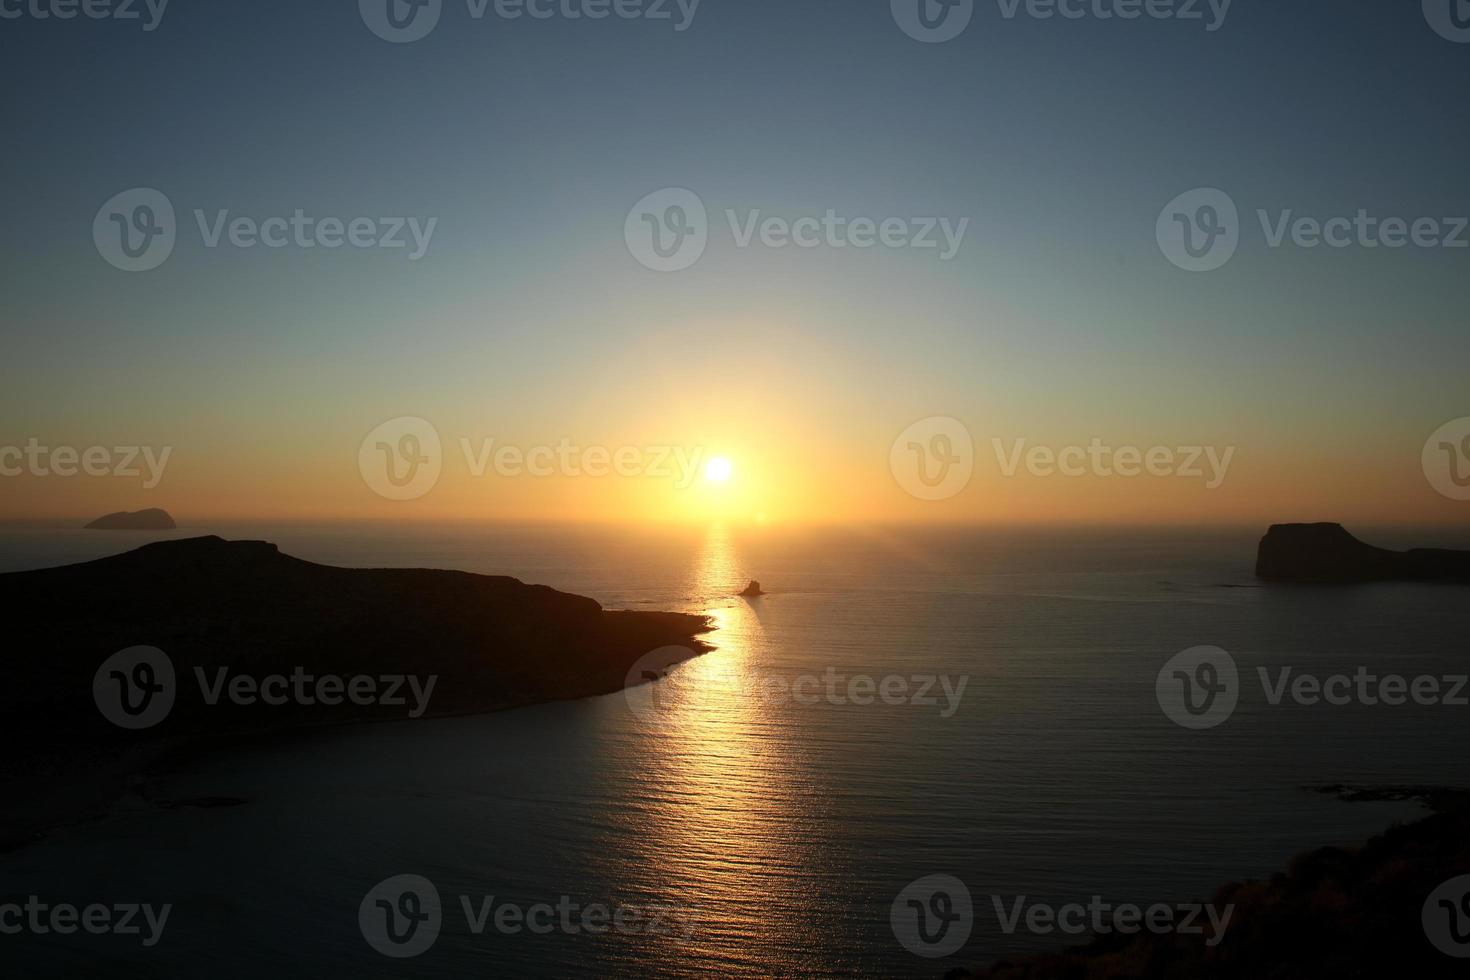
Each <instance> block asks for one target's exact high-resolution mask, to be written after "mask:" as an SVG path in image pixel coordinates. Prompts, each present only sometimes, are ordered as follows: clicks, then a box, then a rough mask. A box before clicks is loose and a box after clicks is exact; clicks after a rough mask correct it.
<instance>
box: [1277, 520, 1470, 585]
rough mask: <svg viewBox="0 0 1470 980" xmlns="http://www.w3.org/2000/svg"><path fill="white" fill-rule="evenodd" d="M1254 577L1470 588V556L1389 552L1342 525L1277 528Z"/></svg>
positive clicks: (1468, 553)
mask: <svg viewBox="0 0 1470 980" xmlns="http://www.w3.org/2000/svg"><path fill="white" fill-rule="evenodd" d="M1256 576H1257V577H1259V578H1263V579H1267V580H1269V581H1273V582H1316V583H1350V582H1382V581H1423V582H1470V551H1448V550H1442V549H1434V548H1415V549H1413V550H1411V551H1389V550H1387V549H1384V548H1375V547H1373V546H1372V545H1370V544H1365V543H1363V542H1362V541H1359V540H1358V539H1357V538H1355V537H1353V536H1352V535H1351V534H1349V533H1348V532H1347V530H1346V529H1345V528H1344V527H1343V526H1342V525H1341V524H1273V525H1272V526H1271V528H1270V530H1268V531H1267V532H1266V536H1265V537H1264V538H1262V539H1261V544H1260V547H1259V549H1258V550H1257V552H1256Z"/></svg>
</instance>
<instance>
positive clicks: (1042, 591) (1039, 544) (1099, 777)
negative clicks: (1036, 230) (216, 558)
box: [0, 523, 1470, 980]
mask: <svg viewBox="0 0 1470 980" xmlns="http://www.w3.org/2000/svg"><path fill="white" fill-rule="evenodd" d="M1263 530H1264V529H1263V528H1255V529H1230V528H1225V529H1214V530H1183V529H1170V528H1128V529H1119V528H1113V529H1107V530H1102V529H1091V528H1082V529H1079V528H1044V529H1034V528H1033V529H986V528H954V527H933V528H929V527H919V528H916V527H870V528H861V529H852V528H808V529H794V528H787V527H778V526H753V527H733V526H723V525H715V526H710V527H682V526H681V527H672V526H671V527H660V528H636V529H635V528H624V527H610V526H587V525H554V524H537V525H506V524H478V525H473V524H431V525H413V526H410V525H385V524H367V523H334V524H284V525H268V526H267V525H253V524H219V525H208V526H195V527H185V528H181V529H180V530H178V531H175V532H168V533H163V534H153V533H125V532H97V531H81V530H71V529H63V528H52V527H41V526H24V527H10V528H5V529H0V571H17V570H23V569H31V568H41V567H48V566H52V565H58V564H66V563H71V562H77V561H84V560H89V559H93V558H97V557H101V556H104V555H108V554H114V553H117V552H120V551H124V550H127V549H129V548H132V547H136V546H138V545H139V544H141V543H144V542H147V541H152V540H159V539H166V538H180V537H190V536H195V535H200V534H219V535H221V536H224V537H227V538H231V539H250V540H267V541H270V542H273V543H275V544H277V545H278V546H279V547H280V548H281V550H282V551H283V552H286V553H287V554H291V555H294V556H297V557H299V558H303V559H306V560H310V561H314V562H321V563H326V564H334V565H344V566H353V567H400V566H401V567H425V568H446V569H460V570H464V571H470V572H481V573H493V574H497V575H512V576H515V577H517V578H519V579H521V580H523V581H526V582H533V583H540V584H545V585H549V586H553V587H555V588H557V589H561V590H565V591H568V592H574V593H578V594H582V595H587V596H591V597H593V598H595V599H596V600H598V601H599V602H600V603H602V604H603V606H604V607H606V608H608V609H635V610H672V611H682V612H693V613H700V614H703V615H706V616H708V617H710V618H711V621H712V623H713V625H714V626H715V630H714V632H712V633H711V634H710V635H709V636H708V637H707V639H708V641H709V642H710V643H711V644H713V646H714V647H715V649H713V650H712V651H711V652H708V653H706V654H704V655H702V656H698V657H695V658H694V659H691V660H688V661H686V662H685V663H683V664H681V665H679V666H676V667H674V668H672V669H671V670H669V671H667V672H666V674H667V676H663V677H662V678H661V679H658V680H655V681H653V682H652V683H650V684H648V685H640V686H637V687H634V688H631V689H630V690H628V691H625V692H622V693H619V694H611V695H607V696H602V697H593V698H587V699H583V700H576V701H566V702H558V703H550V704H542V705H537V706H532V707H525V708H519V709H516V710H511V711H504V712H500V713H494V714H486V715H479V716H470V717H455V718H441V719H420V720H404V721H401V722H392V723H383V724H372V725H363V726H353V727H339V728H331V729H323V730H319V731H315V732H311V733H307V734H304V735H300V736H295V737H291V738H282V739H272V740H264V741H260V742H254V743H250V744H242V745H238V746H233V747H229V748H222V749H219V750H218V751H214V752H211V753H210V754H208V755H207V756H204V757H199V758H194V759H191V760H188V761H186V762H183V763H181V764H180V765H179V766H178V767H177V768H175V769H172V770H168V771H165V772H162V773H160V774H158V775H157V778H156V779H155V782H154V785H153V786H152V787H151V788H150V792H149V798H148V799H146V800H145V799H143V798H132V797H130V798H128V799H124V800H121V801H119V802H118V804H117V805H116V806H115V807H114V808H113V810H112V811H111V812H110V813H109V814H108V815H106V816H105V817H103V818H101V819H97V820H91V821H87V822H83V823H80V824H76V825H73V826H70V827H64V828H57V829H55V830H53V831H52V832H50V833H49V834H48V835H47V836H46V837H45V839H43V840H41V841H39V842H37V843H36V844H34V845H31V846H27V847H24V848H21V849H19V850H16V851H13V852H11V853H7V854H0V902H3V900H4V899H5V897H7V896H9V897H10V898H12V899H17V900H22V901H23V900H25V899H27V898H29V897H30V896H36V897H37V898H38V900H40V901H43V902H47V903H49V904H50V905H56V904H67V903H69V904H71V905H75V906H76V907H78V908H80V909H85V908H86V907H87V906H89V905H94V904H102V905H106V906H108V907H109V908H113V907H118V906H123V905H129V904H138V905H142V904H148V905H151V906H152V907H153V908H154V909H155V910H157V909H161V908H162V907H163V906H168V907H169V912H168V918H167V920H166V923H165V925H164V927H163V928H162V930H161V932H157V933H156V934H155V935H152V936H150V935H149V930H148V928H147V927H146V926H144V928H143V929H142V930H141V934H140V935H134V936H123V935H115V934H108V935H99V936H92V935H89V934H85V932H84V931H81V930H79V931H78V932H75V933H72V934H59V933H57V932H55V931H49V932H47V933H46V934H44V935H36V934H34V932H31V933H29V934H27V935H25V936H23V937H16V936H12V935H8V934H6V935H0V964H8V965H7V966H6V968H5V969H4V973H5V974H6V975H7V976H16V977H22V976H23V977H42V976H57V977H82V976H108V977H180V978H202V977H211V978H218V977H269V978H277V980H278V978H287V977H313V978H315V977H335V976H343V977H357V978H369V977H384V978H389V977H454V978H477V980H479V978H497V977H530V978H561V977H577V978H581V977H587V978H592V977H596V978H604V977H639V978H645V977H646V978H671V980H672V978H692V977H728V978H747V977H749V978H775V977H928V978H934V980H938V978H940V977H942V976H944V974H945V972H946V971H948V970H951V969H953V968H955V967H967V968H978V967H982V966H985V965H987V964H991V963H993V962H995V961H997V960H1002V959H1006V958H1014V957H1017V956H1022V955H1025V954H1029V953H1037V952H1050V951H1056V950H1060V949H1063V948H1065V947H1067V946H1071V945H1075V944H1077V943H1078V942H1080V941H1081V940H1082V939H1083V938H1084V937H1083V936H1080V935H1078V934H1076V932H1075V931H1066V930H1064V929H1062V928H1060V927H1057V926H1055V925H1054V926H1053V927H1051V928H1046V927H1045V923H1046V917H1045V916H1028V915H1024V914H1023V915H1021V916H1019V917H1018V916H1016V915H1015V914H1014V913H1015V912H1016V910H1017V909H1020V910H1023V911H1025V910H1030V909H1032V908H1034V907H1045V908H1050V909H1062V908H1066V907H1068V906H1077V905H1082V906H1086V905H1088V904H1089V903H1094V904H1096V903H1106V904H1108V905H1109V906H1116V905H1119V904H1122V903H1133V904H1137V905H1139V906H1142V907H1147V906H1150V905H1155V904H1159V903H1163V904H1167V905H1169V906H1171V907H1176V908H1184V907H1187V906H1188V905H1189V904H1191V903H1208V902H1210V901H1211V900H1212V898H1213V896H1214V895H1215V891H1216V889H1217V888H1218V887H1219V886H1220V885H1222V884H1223V883H1225V882H1227V881H1230V880H1238V879H1247V878H1257V879H1259V878H1268V877H1269V876H1271V875H1272V874H1273V873H1276V872H1278V871H1281V870H1283V869H1284V868H1285V867H1286V866H1287V865H1288V863H1289V862H1290V860H1291V859H1292V858H1293V857H1294V856H1295V855H1298V854H1301V853H1303V852H1305V851H1307V850H1310V849H1314V848H1318V847H1322V846H1328V845H1343V846H1351V845H1354V844H1356V843H1360V842H1362V841H1364V840H1366V839H1367V838H1368V837H1369V836H1371V835H1373V834H1375V833H1378V832H1380V831H1382V830H1383V829H1385V828H1387V827H1388V826H1390V825H1391V824H1393V823H1394V822H1404V821H1409V820H1413V819H1416V818H1417V817H1418V816H1420V815H1422V813H1423V812H1424V811H1423V810H1422V809H1420V807H1419V806H1418V805H1417V804H1415V803H1413V802H1409V801H1404V802H1360V803H1347V802H1343V801H1340V800H1339V799H1337V798H1336V796H1335V795H1333V794H1330V793H1321V792H1316V791H1314V788H1315V787H1321V786H1324V785H1335V784H1345V785H1354V786H1375V785H1385V784H1395V785H1400V784H1457V785H1465V784H1467V783H1470V764H1467V760H1466V755H1465V751H1464V747H1465V744H1466V738H1465V736H1466V734H1467V731H1470V726H1467V718H1470V709H1467V708H1466V707H1464V706H1461V705H1457V704H1445V703H1434V704H1420V703H1415V702H1414V701H1413V700H1412V699H1409V700H1408V701H1407V703H1402V704H1397V705H1394V704H1385V703H1382V702H1381V701H1379V702H1378V703H1367V701H1366V699H1363V698H1358V697H1352V698H1349V699H1347V703H1340V704H1333V703H1327V702H1326V701H1324V700H1322V699H1318V700H1317V703H1309V702H1310V700H1311V699H1310V698H1308V697H1304V698H1300V699H1298V698H1296V697H1293V695H1292V694H1291V688H1290V682H1291V681H1292V680H1293V679H1295V678H1298V677H1300V676H1302V675H1310V677H1313V678H1317V679H1319V680H1321V679H1327V678H1330V677H1333V676H1338V675H1346V676H1349V677H1352V676H1354V675H1356V674H1359V673H1361V672H1366V673H1367V674H1368V675H1370V676H1373V677H1383V676H1389V675H1396V676H1402V677H1403V678H1405V679H1406V683H1411V682H1412V681H1413V679H1415V678H1419V677H1434V678H1440V679H1444V678H1452V677H1454V676H1456V675H1464V674H1465V673H1467V672H1470V650H1467V648H1466V638H1467V637H1470V602H1467V601H1466V599H1465V596H1466V593H1465V592H1464V591H1463V589H1461V588H1457V587H1453V586H1439V585H1413V584H1375V585H1363V586H1350V587H1308V586H1281V585H1272V586H1267V585H1264V584H1262V583H1260V582H1258V581H1257V580H1256V579H1255V578H1254V576H1253V574H1252V564H1253V560H1254V555H1255V548H1256V544H1257V541H1258V540H1259V537H1260V535H1261V533H1262V531H1263ZM1352 530H1354V531H1355V532H1356V533H1358V534H1359V536H1360V537H1363V538H1365V539H1366V540H1369V541H1371V542H1372V543H1375V544H1380V545H1384V546H1389V547H1408V546H1419V545H1425V546H1428V545H1435V546H1450V547H1453V546H1460V547H1470V540H1467V534H1466V532H1464V531H1458V532H1453V531H1433V530H1414V529H1405V528H1382V529H1372V528H1354V529H1352ZM750 579H758V580H759V581H760V582H761V584H762V586H763V588H764V590H765V592H766V593H767V594H765V595H763V596H761V597H759V598H750V599H747V598H741V597H739V596H738V595H737V593H738V592H739V591H740V590H741V589H742V588H743V587H744V586H745V584H746V583H747V581H749V580H750ZM1198 648H1206V649H1207V653H1208V656H1209V657H1212V658H1215V660H1214V661H1212V662H1216V663H1220V662H1222V661H1220V660H1219V655H1220V653H1224V654H1226V655H1227V656H1228V657H1229V662H1230V663H1232V664H1233V665H1234V666H1235V667H1236V669H1237V671H1238V683H1237V691H1236V695H1237V696H1236V699H1235V700H1236V703H1235V704H1234V706H1233V709H1231V710H1229V711H1228V712H1226V714H1225V716H1224V717H1223V718H1222V717H1220V716H1219V714H1218V712H1217V713H1216V714H1215V715H1214V716H1212V717H1210V718H1208V719H1206V720H1207V721H1208V722H1209V725H1208V727H1203V725H1202V723H1201V719H1200V718H1198V717H1195V716H1192V715H1184V716H1180V715H1179V711H1178V706H1177V704H1172V705H1171V703H1170V700H1169V698H1167V697H1165V696H1164V694H1163V693H1162V692H1163V691H1164V690H1165V688H1166V687H1167V685H1168V684H1170V683H1173V681H1172V678H1173V677H1174V676H1175V671H1174V669H1173V668H1172V667H1171V664H1174V665H1177V663H1178V661H1177V660H1176V658H1177V657H1178V656H1179V655H1180V654H1183V653H1185V652H1186V651H1197V649H1198ZM10 655H11V656H20V655H28V656H33V655H43V652H41V651H15V650H12V651H10ZM421 655H422V651H414V650H405V651H403V662H404V665H405V671H406V672H412V671H413V670H414V665H415V663H416V662H417V659H418V658H419V657H420V656H421ZM494 655H495V651H493V650H487V651H486V656H487V657H493V656H494ZM1195 656H1196V659H1197V655H1195ZM1194 662H1195V661H1188V663H1190V664H1193V663H1194ZM1288 668H1289V670H1290V673H1288V674H1283V673H1282V672H1283V671H1284V670H1287V669H1288ZM1263 670H1264V671H1265V672H1266V675H1265V678H1264V679H1263V677H1262V674H1261V672H1262V671H1263ZM659 673H665V672H655V674H656V675H657V674H659ZM1190 676H1192V677H1195V678H1196V679H1198V680H1202V681H1203V680H1208V679H1209V678H1206V677H1203V676H1201V675H1196V674H1193V673H1191V674H1190ZM1283 677H1285V678H1287V680H1288V687H1287V688H1284V689H1283V688H1281V687H1280V684H1281V681H1282V678H1283ZM1450 684H1451V682H1449V681H1444V682H1443V685H1444V686H1443V688H1442V689H1443V690H1444V691H1446V692H1447V691H1448V690H1449V687H1450ZM1466 693H1467V692H1465V691H1461V692H1460V695H1461V696H1462V697H1463V696H1464V695H1465V694H1466ZM1339 700H1342V699H1339ZM1212 710H1213V709H1212ZM1177 717H1182V718H1183V721H1182V722H1181V721H1180V720H1176V718H1177ZM17 750H20V751H24V747H23V746H22V747H17V746H11V747H10V748H9V751H17ZM160 800H171V801H215V802H216V803H218V802H219V801H227V802H228V803H230V804H231V805H202V804H201V805H183V806H173V807H167V806H161V805H159V802H158V801H160ZM936 882H938V883H940V884H939V885H938V886H936V885H935V883H936ZM410 892H412V901H411V903H409V904H405V902H406V901H407V900H408V899H409V897H410V896H409V893H410ZM936 893H942V894H940V895H939V898H938V899H936ZM915 896H917V898H916V897H915ZM911 903H912V904H911ZM390 913H391V916H392V919H391V922H390ZM921 913H922V914H925V915H932V916H933V918H932V920H931V921H926V923H924V924H923V925H924V928H923V930H921V931H922V932H923V935H922V936H919V937H918V938H916V936H915V921H916V919H915V917H916V916H918V915H920V914H921ZM400 915H401V916H402V919H401V921H400V920H399V919H398V918H397V917H398V916H400ZM410 916H416V918H410ZM139 919H140V920H141V914H140V915H139ZM393 923H397V924H396V925H394V924H393ZM5 924H6V920H5V919H4V917H3V915H0V926H4V925H5ZM409 924H412V928H413V929H416V930H417V932H415V933H414V934H413V937H412V938H411V939H410V940H409V941H407V942H406V943H403V944H397V943H398V940H400V939H402V936H403V935H404V933H405V929H406V928H407V927H408V926H409ZM390 926H391V928H390ZM936 931H940V932H943V936H942V938H941V939H940V940H933V936H934V934H935V933H936ZM389 932H391V933H392V936H390V937H389V939H388V940H387V941H385V939H384V936H385V934H387V933H389ZM394 937H396V938H394ZM150 938H152V939H155V940H156V941H155V942H153V943H152V944H151V945H150V944H148V943H147V942H146V940H148V939H150Z"/></svg>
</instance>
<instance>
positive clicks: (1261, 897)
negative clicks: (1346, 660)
mask: <svg viewBox="0 0 1470 980" xmlns="http://www.w3.org/2000/svg"><path fill="white" fill-rule="evenodd" d="M1318 791H1319V792H1330V793H1334V794H1335V795H1338V796H1339V797H1340V798H1342V799H1344V800H1359V799H1362V800H1373V799H1406V798H1416V799H1419V800H1420V801H1421V802H1423V803H1425V804H1426V805H1428V806H1429V807H1431V808H1432V809H1434V810H1435V811H1437V812H1435V813H1434V814H1432V815H1431V816H1427V817H1424V818H1423V819H1421V820H1417V821H1415V822H1413V823H1409V824H1404V825H1400V826H1394V827H1391V828H1389V829H1388V830H1387V831H1385V832H1384V833H1382V834H1380V835H1379V836H1377V837H1374V838H1372V839H1371V840H1369V841H1367V842H1366V843H1364V844H1362V845H1361V846H1357V847H1324V848H1320V849H1318V850H1315V851H1311V852H1308V853H1306V854H1302V855H1299V856H1298V857H1297V858H1295V859H1294V860H1293V861H1291V862H1290V864H1289V865H1288V866H1287V867H1286V869H1285V870H1283V871H1281V872H1278V873H1277V874H1275V875H1273V876H1272V877H1271V878H1269V879H1268V880H1265V881H1243V882H1231V883H1230V884H1227V885H1224V886H1223V887H1221V888H1220V889H1219V890H1218V891H1217V892H1216V893H1215V895H1214V897H1213V898H1212V899H1211V900H1210V903H1211V904H1212V905H1214V906H1215V907H1216V908H1218V909H1223V908H1224V907H1226V906H1231V905H1233V906H1234V911H1233V913H1232V916H1231V919H1230V922H1229V924H1228V926H1227V927H1226V929H1225V931H1224V935H1223V937H1222V938H1221V939H1220V940H1219V941H1218V942H1217V943H1216V944H1215V945H1213V946H1211V945H1208V944H1207V942H1206V941H1205V939H1206V937H1204V936H1199V935H1193V936H1185V935H1180V934H1177V933H1176V934H1164V935H1160V934H1151V933H1149V932H1147V931H1139V932H1138V933H1136V934H1132V935H1127V934H1121V933H1119V932H1117V931H1112V932H1109V933H1107V934H1105V935H1099V936H1096V937H1095V938H1094V939H1093V940H1092V941H1091V942H1090V943H1088V944H1086V945H1083V946H1078V947H1076V948H1073V949H1070V950H1068V951H1066V952H1063V953H1054V954H1049V955H1039V956H1034V957H1028V958H1025V959H1018V960H1015V961H1002V962H1000V963H996V964H994V965H992V966H990V967H989V968H987V969H981V970H978V971H976V972H973V973H972V972H969V971H967V970H964V969H956V970H951V971H950V972H949V973H947V974H946V975H945V976H946V978H947V980H961V978H969V980H1274V978H1280V980H1343V978H1355V977H1361V978H1363V980H1369V978H1374V980H1378V978H1389V977H1403V978H1406V980H1407V978H1411V977H1412V978H1413V980H1441V978H1443V980H1449V978H1462V977H1465V976H1467V975H1470V966H1467V961H1466V960H1464V959H1457V958H1454V957H1452V956H1450V955H1449V954H1448V953H1446V952H1444V951H1442V950H1441V949H1439V948H1436V947H1435V946H1434V945H1433V944H1432V942H1431V940H1430V939H1429V937H1428V935H1427V933H1426V931H1425V923H1424V917H1425V907H1426V905H1428V906H1430V913H1431V914H1434V915H1441V916H1443V915H1446V914H1447V911H1448V910H1443V909H1440V908H1436V907H1434V905H1435V903H1433V902H1430V901H1429V899H1430V898H1431V896H1432V895H1434V894H1435V892H1436V891H1437V890H1438V889H1439V888H1440V886H1441V885H1443V884H1444V883H1445V882H1447V881H1448V880H1449V879H1451V878H1454V877H1456V876H1459V875H1463V874H1466V873H1470V793H1466V792H1464V791H1456V790H1447V789H1442V788H1413V787H1409V788H1398V787H1389V788H1386V789H1384V790H1381V791H1380V790H1374V789H1368V790H1352V789H1350V788H1346V787H1320V788H1318ZM1455 911H1456V914H1457V915H1458V914H1459V910H1455ZM976 912H977V914H981V913H980V910H979V909H977V910H976ZM1205 929H1206V931H1208V930H1209V926H1208V925H1206V926H1205Z"/></svg>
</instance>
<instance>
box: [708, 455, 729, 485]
mask: <svg viewBox="0 0 1470 980" xmlns="http://www.w3.org/2000/svg"><path fill="white" fill-rule="evenodd" d="M734 474H735V467H734V466H732V465H730V461H729V460H728V459H726V458H725V457H723V456H716V457H715V458H714V459H712V460H710V461H709V462H708V463H706V464H705V465H704V478H705V479H706V480H708V481H709V482H711V483H725V482H727V481H728V480H729V479H730V477H731V476H733V475H734Z"/></svg>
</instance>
